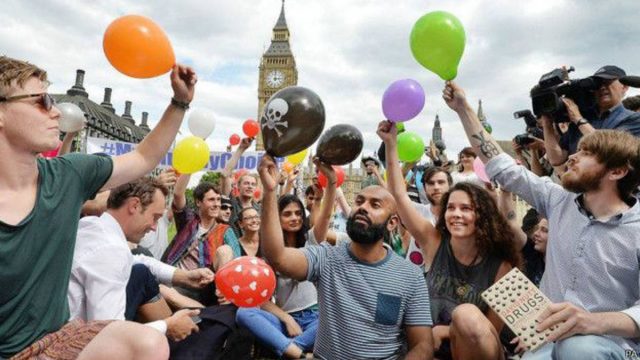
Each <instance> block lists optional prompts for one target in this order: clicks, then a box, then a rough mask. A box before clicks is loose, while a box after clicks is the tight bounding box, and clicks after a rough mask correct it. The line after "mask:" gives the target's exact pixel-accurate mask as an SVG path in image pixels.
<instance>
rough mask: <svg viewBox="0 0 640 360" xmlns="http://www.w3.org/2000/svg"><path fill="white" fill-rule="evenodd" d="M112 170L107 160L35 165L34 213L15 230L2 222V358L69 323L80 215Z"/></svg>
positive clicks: (80, 157)
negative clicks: (69, 293)
mask: <svg viewBox="0 0 640 360" xmlns="http://www.w3.org/2000/svg"><path fill="white" fill-rule="evenodd" d="M112 169H113V163H112V161H111V158H110V157H106V156H98V155H84V154H68V155H65V156H63V157H58V158H55V159H51V160H44V159H38V172H39V178H38V194H37V197H36V203H35V206H34V208H33V210H31V213H29V215H27V217H26V218H25V219H24V220H22V221H21V222H20V223H19V224H18V225H15V226H13V225H8V224H6V223H4V222H2V221H0V357H10V356H12V355H14V354H16V353H18V352H20V351H21V350H22V349H24V348H26V347H27V346H29V345H30V344H32V343H33V342H35V341H37V340H39V339H40V338H42V337H43V336H45V335H47V334H49V333H52V332H55V331H57V330H59V329H60V328H61V327H62V326H63V325H64V324H65V323H66V322H67V320H69V305H68V304H67V288H68V287H69V274H70V273H71V263H72V260H73V249H74V246H75V241H76V232H77V230H78V219H79V217H80V209H81V207H82V204H83V203H84V201H85V200H87V199H91V198H93V197H94V196H95V194H96V192H97V191H98V190H99V189H100V188H101V187H102V186H103V185H104V184H105V183H106V181H107V180H108V179H109V177H110V176H111V171H112ZM3 171H10V170H9V169H5V170H3Z"/></svg>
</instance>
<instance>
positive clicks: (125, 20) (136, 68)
mask: <svg viewBox="0 0 640 360" xmlns="http://www.w3.org/2000/svg"><path fill="white" fill-rule="evenodd" d="M102 47H103V49H104V54H105V55H106V56H107V59H108V60H109V62H110V63H111V65H113V67H114V68H116V69H117V70H118V71H120V72H121V73H123V74H125V75H128V76H131V77H134V78H141V79H144V78H151V77H155V76H158V75H162V74H164V73H166V72H168V71H169V70H171V68H172V67H173V65H174V64H175V63H176V57H175V55H174V53H173V48H172V47H171V43H170V42H169V38H167V35H166V34H165V33H164V31H162V29H161V28H160V27H159V26H158V25H157V24H156V23H154V22H153V21H151V19H149V18H146V17H144V16H140V15H126V16H122V17H120V18H117V19H115V20H114V21H113V22H112V23H111V24H109V26H108V27H107V30H106V31H105V32H104V38H103V40H102Z"/></svg>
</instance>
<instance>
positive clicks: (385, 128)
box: [376, 120, 398, 146]
mask: <svg viewBox="0 0 640 360" xmlns="http://www.w3.org/2000/svg"><path fill="white" fill-rule="evenodd" d="M376 134H378V136H379V137H380V139H382V141H384V143H385V144H387V146H388V144H389V143H395V142H397V138H398V128H396V126H395V125H394V124H393V123H392V122H391V121H389V120H383V121H380V122H379V123H378V130H377V131H376Z"/></svg>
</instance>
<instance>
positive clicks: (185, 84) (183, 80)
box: [171, 64, 198, 103]
mask: <svg viewBox="0 0 640 360" xmlns="http://www.w3.org/2000/svg"><path fill="white" fill-rule="evenodd" d="M196 82H198V77H197V76H196V73H195V71H193V69H192V68H190V67H188V66H184V65H180V64H176V65H174V66H173V70H171V87H172V88H173V98H174V99H176V100H178V101H182V102H185V103H190V102H191V100H193V93H194V91H195V86H196Z"/></svg>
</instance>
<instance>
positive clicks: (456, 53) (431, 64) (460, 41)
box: [410, 11, 466, 81]
mask: <svg viewBox="0 0 640 360" xmlns="http://www.w3.org/2000/svg"><path fill="white" fill-rule="evenodd" d="M465 41H466V37H465V34H464V27H463V26H462V23H461V22H460V20H458V18H456V17H455V16H453V15H452V14H450V13H448V12H445V11H434V12H430V13H427V14H425V15H424V16H422V17H421V18H420V19H418V21H416V23H415V25H413V29H412V30H411V36H410V43H411V52H412V53H413V57H414V58H415V59H416V60H417V61H418V62H419V63H420V65H422V66H424V67H425V68H427V69H429V70H431V71H433V72H434V73H436V74H437V75H438V76H440V77H441V78H442V79H443V80H445V81H446V80H453V79H455V77H456V76H457V75H458V64H460V59H461V58H462V53H463V52H464V44H465Z"/></svg>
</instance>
